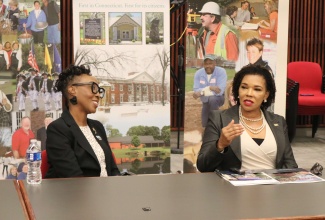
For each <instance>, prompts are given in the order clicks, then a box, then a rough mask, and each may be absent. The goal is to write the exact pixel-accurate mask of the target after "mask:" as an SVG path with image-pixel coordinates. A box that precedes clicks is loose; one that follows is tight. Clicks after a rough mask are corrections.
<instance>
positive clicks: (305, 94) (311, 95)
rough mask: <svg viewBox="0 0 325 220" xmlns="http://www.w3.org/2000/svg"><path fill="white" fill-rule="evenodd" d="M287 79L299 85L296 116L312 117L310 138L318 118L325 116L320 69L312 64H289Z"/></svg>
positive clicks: (316, 126) (317, 65)
mask: <svg viewBox="0 0 325 220" xmlns="http://www.w3.org/2000/svg"><path fill="white" fill-rule="evenodd" d="M287 70H288V76H287V77H288V78H289V79H292V80H294V81H296V82H298V83H299V94H298V112H297V115H311V116H312V137H315V133H316V131H317V128H318V125H319V118H320V117H319V116H320V115H325V94H324V93H322V79H323V76H322V75H323V74H322V69H321V67H320V65H319V64H318V63H314V62H302V61H300V62H291V63H289V64H288V69H287Z"/></svg>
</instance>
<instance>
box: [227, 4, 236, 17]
mask: <svg viewBox="0 0 325 220" xmlns="http://www.w3.org/2000/svg"><path fill="white" fill-rule="evenodd" d="M237 10H238V7H237V6H235V5H232V6H229V7H227V9H226V14H227V15H229V16H230V15H232V14H233V13H234V12H235V11H237Z"/></svg>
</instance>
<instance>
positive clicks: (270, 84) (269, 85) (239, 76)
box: [232, 65, 276, 109]
mask: <svg viewBox="0 0 325 220" xmlns="http://www.w3.org/2000/svg"><path fill="white" fill-rule="evenodd" d="M246 75H258V76H262V77H263V78H264V79H265V84H266V90H267V91H268V92H269V97H268V98H267V101H266V102H263V103H262V105H261V108H263V109H266V108H268V107H269V106H271V104H272V103H273V102H274V99H275V93H276V87H275V82H274V79H273V77H272V75H271V74H270V72H269V70H267V69H266V68H264V67H261V66H253V65H247V66H245V67H243V68H242V69H241V70H239V71H238V72H237V73H236V74H235V77H234V81H233V86H232V92H233V94H234V99H235V100H236V102H237V105H239V104H240V103H239V98H238V96H239V87H240V84H241V83H242V81H243V78H244V77H245V76H246Z"/></svg>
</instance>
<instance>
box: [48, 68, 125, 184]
mask: <svg viewBox="0 0 325 220" xmlns="http://www.w3.org/2000/svg"><path fill="white" fill-rule="evenodd" d="M54 89H55V90H56V91H60V92H62V94H63V96H64V97H65V100H67V103H66V106H67V110H64V111H63V113H62V116H61V117H60V118H58V119H57V120H55V121H53V122H52V123H51V124H49V126H48V128H47V140H46V151H47V156H48V163H49V170H48V172H47V173H46V178H62V177H77V176H85V177H96V176H102V177H104V176H115V175H120V172H119V170H118V168H117V166H116V164H115V161H114V159H113V156H112V151H111V149H110V146H109V143H108V140H107V136H106V133H105V129H104V127H103V125H102V124H101V123H100V122H99V121H96V120H91V119H88V118H87V115H88V114H91V113H95V112H96V108H97V107H98V104H99V99H100V98H102V97H103V96H104V94H105V90H104V89H103V88H101V87H99V86H98V81H97V79H96V78H95V77H93V76H91V74H90V70H89V69H87V68H85V67H83V66H70V67H69V68H68V69H66V70H65V71H63V72H62V73H61V74H60V76H59V79H58V80H57V82H56V84H55V88H54Z"/></svg>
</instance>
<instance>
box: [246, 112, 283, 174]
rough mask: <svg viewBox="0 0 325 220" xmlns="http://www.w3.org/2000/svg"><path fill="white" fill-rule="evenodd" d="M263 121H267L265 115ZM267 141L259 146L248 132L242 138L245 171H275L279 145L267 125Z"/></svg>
mask: <svg viewBox="0 0 325 220" xmlns="http://www.w3.org/2000/svg"><path fill="white" fill-rule="evenodd" d="M263 120H265V118H264V115H263ZM265 128H266V134H265V139H264V141H263V142H262V144H261V145H258V144H257V143H256V142H255V141H254V140H253V138H251V136H249V134H248V133H247V132H246V130H245V131H244V132H243V134H242V135H241V136H240V139H241V155H242V166H241V169H244V170H256V169H275V160H276V153H277V145H276V141H275V138H274V135H273V133H272V131H271V129H270V127H269V125H268V123H266V126H265Z"/></svg>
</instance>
